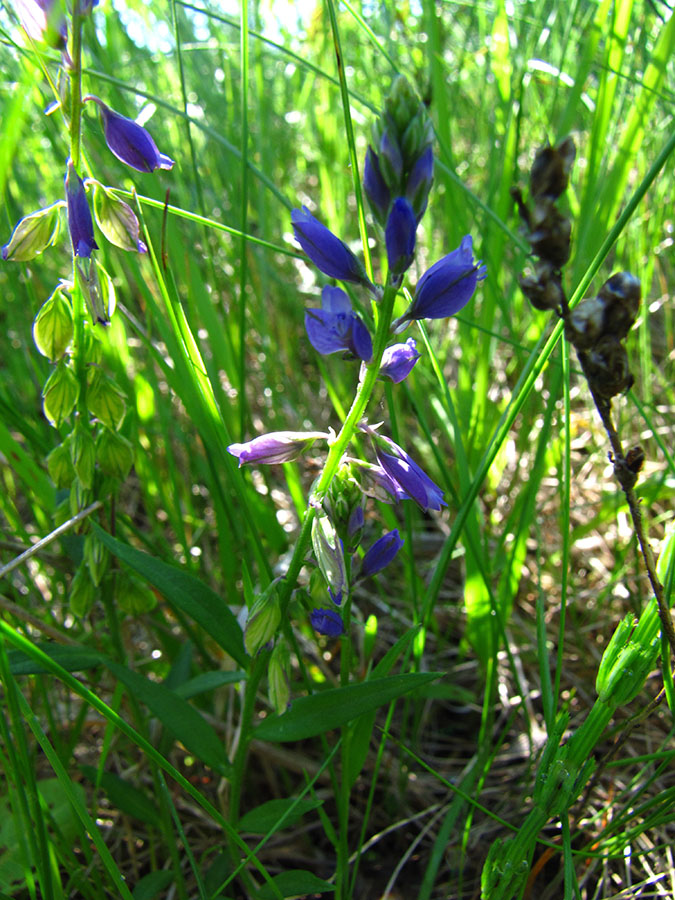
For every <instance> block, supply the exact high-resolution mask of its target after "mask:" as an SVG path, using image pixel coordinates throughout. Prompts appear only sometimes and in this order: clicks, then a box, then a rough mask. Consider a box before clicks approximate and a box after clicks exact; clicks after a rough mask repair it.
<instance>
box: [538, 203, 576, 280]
mask: <svg viewBox="0 0 675 900" xmlns="http://www.w3.org/2000/svg"><path fill="white" fill-rule="evenodd" d="M532 224H533V230H532V233H531V234H530V245H531V247H532V252H533V253H534V254H535V255H536V256H539V257H541V259H544V260H547V261H548V262H550V263H551V265H552V266H553V267H554V268H555V269H559V268H561V266H563V265H564V264H565V263H566V262H567V260H568V259H569V258H570V237H571V234H572V226H571V225H570V221H569V219H568V218H566V217H565V216H563V214H562V213H561V212H559V211H558V210H557V209H556V208H555V206H554V205H553V202H552V201H551V200H550V199H548V198H547V197H541V198H540V199H539V200H537V204H536V206H535V208H534V213H533V216H532Z"/></svg>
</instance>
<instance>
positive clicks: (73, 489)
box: [68, 478, 93, 516]
mask: <svg viewBox="0 0 675 900" xmlns="http://www.w3.org/2000/svg"><path fill="white" fill-rule="evenodd" d="M92 499H93V497H92V492H91V489H90V488H86V487H85V486H84V485H83V484H82V482H81V481H80V479H79V478H75V480H74V481H73V483H72V484H71V485H70V493H69V495H68V504H69V506H70V515H71V516H76V515H77V514H78V513H80V512H82V510H83V509H85V508H86V507H87V506H89V504H90V503H91V501H92Z"/></svg>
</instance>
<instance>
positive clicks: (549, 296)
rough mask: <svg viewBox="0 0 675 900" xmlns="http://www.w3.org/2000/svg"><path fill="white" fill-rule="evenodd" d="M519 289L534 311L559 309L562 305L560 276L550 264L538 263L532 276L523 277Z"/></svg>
mask: <svg viewBox="0 0 675 900" xmlns="http://www.w3.org/2000/svg"><path fill="white" fill-rule="evenodd" d="M520 288H521V290H522V292H523V293H524V294H525V296H526V297H527V299H528V300H529V301H530V303H531V304H532V306H534V308H535V309H539V310H542V311H545V310H552V309H560V307H561V306H562V304H563V299H564V298H563V292H562V287H561V285H560V275H559V274H556V272H555V270H554V269H553V266H551V264H550V263H546V262H543V263H542V262H540V263H538V264H537V267H536V270H535V275H534V276H532V275H523V277H522V278H521V279H520Z"/></svg>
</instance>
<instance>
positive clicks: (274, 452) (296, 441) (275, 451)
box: [227, 431, 330, 468]
mask: <svg viewBox="0 0 675 900" xmlns="http://www.w3.org/2000/svg"><path fill="white" fill-rule="evenodd" d="M328 437H330V435H329V434H326V433H325V432H323V431H271V432H270V433H269V434H261V435H260V436H259V437H257V438H253V440H252V441H247V443H245V444H230V446H229V447H228V448H227V450H228V453H231V454H232V456H236V457H237V459H238V460H239V468H241V467H242V466H245V465H247V464H252V463H258V464H263V465H273V464H274V463H285V462H290V461H291V460H293V459H297V458H298V456H300V454H301V453H304V452H305V450H309V448H310V447H311V446H312V444H313V443H314V441H316V440H318V439H319V438H328Z"/></svg>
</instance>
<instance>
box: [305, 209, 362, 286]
mask: <svg viewBox="0 0 675 900" xmlns="http://www.w3.org/2000/svg"><path fill="white" fill-rule="evenodd" d="M291 224H292V225H293V233H294V234H295V239H296V241H297V242H298V243H299V244H300V246H301V247H302V249H303V250H304V251H305V253H306V254H307V256H309V258H310V259H311V260H312V262H313V263H314V265H315V266H317V268H319V269H320V270H321V271H322V272H323V274H324V275H328V277H329V278H339V279H340V281H353V282H354V283H355V284H364V285H366V287H370V286H371V285H370V282H369V281H368V278H367V277H366V270H365V269H364V268H363V264H362V263H360V262H359V260H358V259H357V258H356V257H355V256H354V254H353V253H352V251H351V250H350V249H349V247H348V246H347V245H346V244H345V243H344V241H341V240H340V238H339V237H336V236H335V235H334V234H333V232H332V231H330V230H329V229H328V228H326V226H325V225H323V224H322V223H321V222H319V220H318V219H315V218H314V216H313V215H312V214H311V212H310V211H309V210H308V209H307V207H306V206H303V207H302V209H294V210H293V211H292V213H291Z"/></svg>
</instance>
